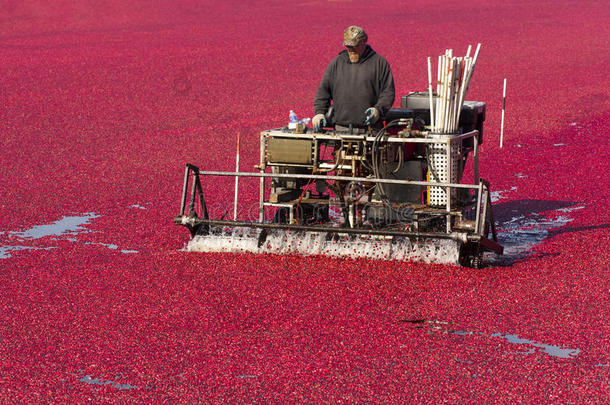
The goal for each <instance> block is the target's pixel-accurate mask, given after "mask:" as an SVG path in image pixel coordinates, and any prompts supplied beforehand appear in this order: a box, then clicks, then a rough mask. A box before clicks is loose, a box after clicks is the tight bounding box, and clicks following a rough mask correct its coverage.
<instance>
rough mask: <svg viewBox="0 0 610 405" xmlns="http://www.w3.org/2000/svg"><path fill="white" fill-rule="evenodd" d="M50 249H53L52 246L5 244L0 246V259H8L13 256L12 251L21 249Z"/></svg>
mask: <svg viewBox="0 0 610 405" xmlns="http://www.w3.org/2000/svg"><path fill="white" fill-rule="evenodd" d="M51 249H55V247H54V246H51V247H46V248H42V247H32V246H9V245H5V246H0V259H8V258H9V257H13V255H12V254H11V252H13V251H19V250H21V251H23V250H51Z"/></svg>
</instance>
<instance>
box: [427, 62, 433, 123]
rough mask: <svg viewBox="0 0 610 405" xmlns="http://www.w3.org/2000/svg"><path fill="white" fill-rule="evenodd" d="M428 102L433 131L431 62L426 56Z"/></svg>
mask: <svg viewBox="0 0 610 405" xmlns="http://www.w3.org/2000/svg"><path fill="white" fill-rule="evenodd" d="M428 100H429V101H430V128H431V129H432V131H434V102H433V100H432V60H431V58H430V57H429V56H428Z"/></svg>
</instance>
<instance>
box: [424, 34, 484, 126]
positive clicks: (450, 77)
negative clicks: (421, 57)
mask: <svg viewBox="0 0 610 405" xmlns="http://www.w3.org/2000/svg"><path fill="white" fill-rule="evenodd" d="M480 49H481V44H478V45H477V49H476V51H475V52H474V56H473V57H471V56H470V51H471V50H472V46H468V51H467V52H466V56H464V57H463V58H462V57H454V56H453V50H452V49H447V50H446V51H445V54H444V55H440V56H439V57H438V76H437V77H438V80H437V82H436V94H433V91H432V61H431V59H430V57H428V97H429V101H430V126H431V130H432V132H435V133H439V134H450V133H455V132H457V130H458V123H459V121H460V113H461V112H462V105H463V104H464V98H465V97H466V92H467V91H468V86H469V85H470V79H472V73H473V72H474V67H475V66H476V64H477V58H478V57H479V50H480ZM435 101H436V103H435Z"/></svg>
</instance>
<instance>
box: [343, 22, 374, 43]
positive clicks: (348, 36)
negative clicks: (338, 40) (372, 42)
mask: <svg viewBox="0 0 610 405" xmlns="http://www.w3.org/2000/svg"><path fill="white" fill-rule="evenodd" d="M367 38H368V37H367V36H366V33H365V32H364V30H363V29H362V28H360V27H358V26H356V25H350V26H349V27H347V28H346V29H345V31H343V45H344V46H358V44H359V43H360V41H362V40H364V41H366V40H367Z"/></svg>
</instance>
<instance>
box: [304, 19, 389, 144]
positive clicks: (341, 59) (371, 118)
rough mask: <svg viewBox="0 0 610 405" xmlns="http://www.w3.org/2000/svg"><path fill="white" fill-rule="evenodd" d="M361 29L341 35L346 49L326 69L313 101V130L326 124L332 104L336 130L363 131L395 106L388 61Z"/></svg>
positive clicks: (376, 122)
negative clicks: (337, 128) (344, 128)
mask: <svg viewBox="0 0 610 405" xmlns="http://www.w3.org/2000/svg"><path fill="white" fill-rule="evenodd" d="M367 40H368V37H367V35H366V33H365V32H364V30H363V29H362V28H360V27H357V26H355V25H352V26H350V27H347V29H346V30H345V31H344V32H343V45H344V46H345V48H346V49H344V50H343V51H341V52H340V53H339V55H338V56H337V57H336V58H335V59H333V60H332V61H331V62H330V63H329V64H328V67H327V68H326V71H325V72H324V76H323V77H322V82H321V83H320V87H318V91H317V92H316V97H315V100H314V110H315V114H316V115H315V116H314V118H313V120H312V124H313V127H314V131H315V132H318V131H319V130H320V128H321V127H322V126H325V125H327V124H330V123H327V122H326V117H325V114H326V113H327V112H328V110H329V108H330V106H331V100H332V102H333V119H332V120H333V122H334V124H335V125H337V126H339V127H350V126H352V127H353V128H365V127H366V126H369V125H375V124H380V122H379V119H380V118H382V117H383V116H384V115H385V113H386V112H387V111H388V110H389V109H390V107H392V104H393V103H394V78H393V76H392V70H391V69H390V65H389V63H388V61H387V60H386V59H385V58H384V57H383V56H381V55H379V54H377V53H376V52H375V51H374V50H373V49H372V48H371V47H370V46H369V45H367Z"/></svg>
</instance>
